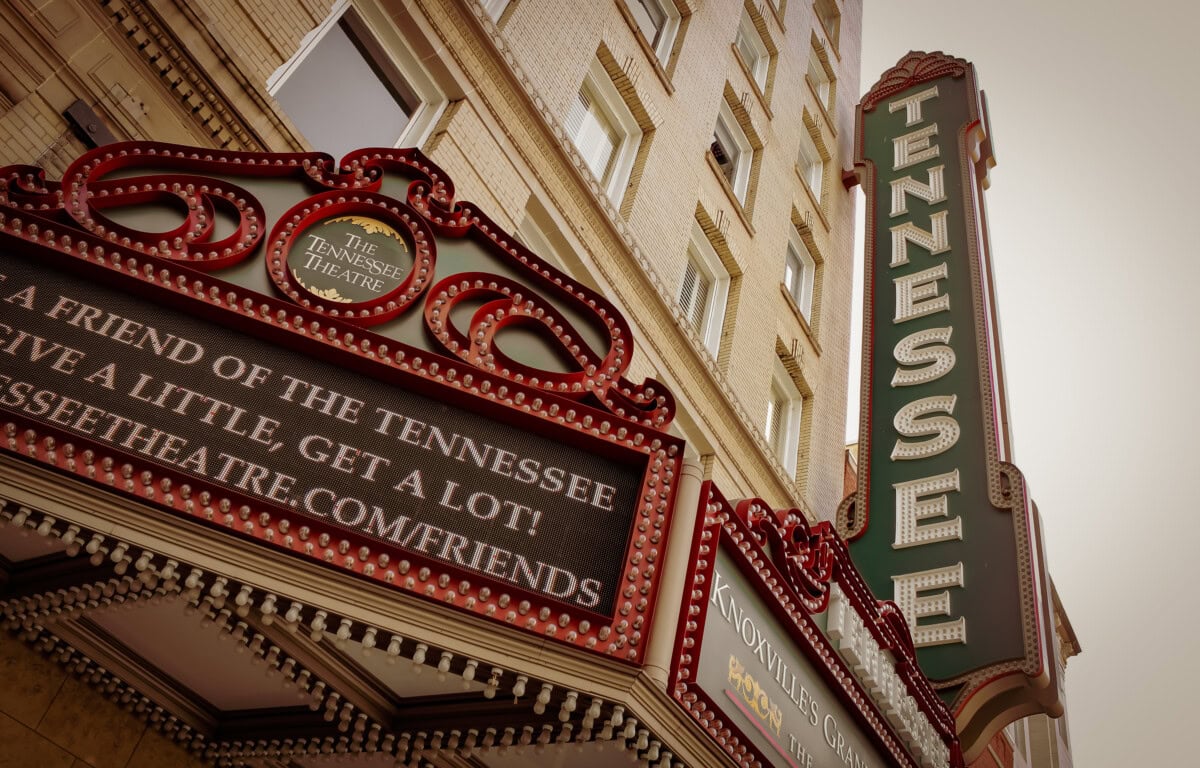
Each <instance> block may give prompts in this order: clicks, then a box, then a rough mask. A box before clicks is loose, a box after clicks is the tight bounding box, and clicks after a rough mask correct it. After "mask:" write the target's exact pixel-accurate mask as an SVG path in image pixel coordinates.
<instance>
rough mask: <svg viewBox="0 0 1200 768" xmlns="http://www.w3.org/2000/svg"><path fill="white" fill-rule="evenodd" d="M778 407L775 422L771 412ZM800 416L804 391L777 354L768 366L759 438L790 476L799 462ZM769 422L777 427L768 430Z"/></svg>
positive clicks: (802, 409) (801, 416)
mask: <svg viewBox="0 0 1200 768" xmlns="http://www.w3.org/2000/svg"><path fill="white" fill-rule="evenodd" d="M779 408H782V409H783V412H782V417H781V419H780V420H779V421H778V422H775V420H774V419H773V415H774V413H775V411H776V410H777V409H779ZM803 418H804V395H803V394H802V393H801V392H800V388H799V387H797V386H796V382H795V381H793V380H792V377H791V376H790V375H788V372H787V369H786V368H784V367H783V362H782V361H780V360H779V358H778V357H776V358H775V360H774V363H773V365H772V368H771V381H770V389H769V390H768V394H767V413H766V418H765V420H764V422H763V438H764V440H765V441H766V443H767V447H768V448H769V449H770V450H771V452H772V454H774V456H775V458H777V459H778V460H779V463H780V464H782V465H783V468H784V471H785V472H786V473H787V475H788V477H789V478H792V479H793V480H794V479H795V477H796V472H797V469H798V465H799V457H800V426H801V420H802V419H803ZM772 423H777V424H778V431H777V432H776V433H775V434H772V429H771V426H772Z"/></svg>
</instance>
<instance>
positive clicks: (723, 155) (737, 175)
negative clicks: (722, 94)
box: [710, 101, 754, 203]
mask: <svg viewBox="0 0 1200 768" xmlns="http://www.w3.org/2000/svg"><path fill="white" fill-rule="evenodd" d="M710 151H711V152H712V155H713V157H714V158H715V159H716V161H717V165H718V166H720V168H721V173H722V174H723V175H724V176H725V180H726V181H728V182H729V187H730V188H731V189H732V190H733V196H734V197H736V198H737V199H738V201H739V202H741V203H745V202H746V190H747V189H748V188H749V186H750V166H751V164H752V163H753V161H754V147H753V146H751V144H750V140H749V139H748V138H746V132H745V131H743V130H742V128H741V126H740V125H739V124H738V121H737V120H736V119H735V118H734V116H733V110H731V109H730V108H729V104H728V103H726V102H725V101H722V102H721V111H720V112H718V113H717V125H716V128H714V129H713V142H712V146H711V147H710Z"/></svg>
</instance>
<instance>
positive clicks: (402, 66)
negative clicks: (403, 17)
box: [267, 2, 445, 158]
mask: <svg viewBox="0 0 1200 768" xmlns="http://www.w3.org/2000/svg"><path fill="white" fill-rule="evenodd" d="M385 23H386V22H385ZM393 30H394V28H393ZM389 42H392V43H394V44H392V45H389V46H388V47H387V48H386V49H385V47H384V45H383V44H381V43H380V42H379V39H378V37H377V36H376V35H375V34H374V33H373V31H372V29H371V28H369V27H368V25H367V23H366V22H365V21H364V20H363V18H362V17H360V15H359V13H358V11H357V10H356V9H354V8H352V7H351V6H350V5H349V4H348V3H346V2H342V3H339V4H338V5H336V6H335V7H334V11H333V13H331V14H330V15H329V17H328V18H327V19H325V21H324V22H322V23H321V25H320V26H319V27H317V28H316V29H314V30H313V31H312V32H310V33H309V35H308V37H306V38H305V39H304V41H303V42H302V43H301V45H300V49H299V50H298V51H297V52H296V55H295V56H293V57H292V58H291V60H289V61H288V62H287V63H286V64H284V65H283V66H282V67H280V68H279V69H278V70H277V71H276V72H275V73H274V74H273V75H272V76H271V78H270V80H268V83H267V86H268V90H269V91H270V93H271V95H272V96H274V97H275V100H276V101H278V102H279V105H280V106H281V107H282V108H283V111H284V112H285V113H287V116H288V117H289V118H290V119H291V121H292V123H293V124H294V125H295V126H296V127H297V128H298V129H299V130H300V132H301V133H303V134H304V138H306V139H307V140H308V142H309V144H311V145H312V147H313V148H314V149H316V150H318V151H323V152H329V153H330V154H332V155H334V156H335V157H339V158H340V157H342V156H343V155H345V154H346V153H347V152H350V151H352V150H355V149H362V148H366V147H396V146H400V145H401V144H407V145H419V144H420V143H421V141H422V140H423V139H424V134H426V133H427V132H428V130H429V129H431V128H432V127H433V124H434V122H435V121H436V119H437V116H438V115H439V114H440V112H441V109H442V107H443V106H444V105H445V99H444V97H443V96H442V95H441V93H440V92H439V91H438V89H437V87H436V86H435V85H434V83H433V80H432V79H431V78H430V77H429V75H428V74H427V73H426V72H425V71H424V70H423V69H422V68H421V66H420V64H419V63H418V61H417V58H416V56H414V55H413V54H412V52H411V51H410V50H408V47H407V45H406V44H405V43H404V41H403V40H401V39H397V40H396V41H389Z"/></svg>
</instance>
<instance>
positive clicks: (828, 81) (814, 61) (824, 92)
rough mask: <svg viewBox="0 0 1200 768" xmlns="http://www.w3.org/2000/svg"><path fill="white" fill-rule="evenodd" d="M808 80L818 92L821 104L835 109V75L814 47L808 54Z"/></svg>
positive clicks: (828, 108)
mask: <svg viewBox="0 0 1200 768" xmlns="http://www.w3.org/2000/svg"><path fill="white" fill-rule="evenodd" d="M808 82H809V84H810V85H812V87H813V90H814V91H816V93H817V98H818V99H819V100H820V101H821V106H822V107H824V108H825V109H826V110H832V109H833V76H832V75H830V74H829V70H827V69H826V68H825V63H824V62H823V61H821V56H820V54H818V53H817V49H816V48H813V49H812V51H811V52H809V54H808Z"/></svg>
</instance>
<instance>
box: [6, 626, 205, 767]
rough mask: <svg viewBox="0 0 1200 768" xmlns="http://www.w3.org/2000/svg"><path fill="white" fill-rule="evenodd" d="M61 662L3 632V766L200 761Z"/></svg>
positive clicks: (183, 764) (150, 764)
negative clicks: (46, 656)
mask: <svg viewBox="0 0 1200 768" xmlns="http://www.w3.org/2000/svg"><path fill="white" fill-rule="evenodd" d="M203 765H208V763H206V762H205V761H203V760H200V759H198V758H197V757H195V756H194V755H192V754H190V753H188V752H187V751H186V750H184V749H182V748H181V747H179V746H178V745H177V744H175V743H174V742H172V741H170V740H168V739H166V738H164V737H163V736H162V735H161V734H159V733H158V732H157V731H155V730H154V729H153V728H150V727H148V726H147V725H146V724H145V723H144V722H143V721H142V720H141V719H139V718H137V717H135V716H134V715H132V714H130V713H129V712H127V711H126V710H124V709H122V708H121V707H119V706H117V705H116V704H114V703H113V702H111V701H109V700H108V699H106V698H104V696H102V695H101V694H100V693H99V692H98V691H96V690H95V689H93V688H91V687H90V686H88V685H87V684H86V683H84V682H83V681H81V680H79V679H77V678H75V677H73V676H71V675H70V674H68V673H67V672H66V671H65V670H64V669H63V668H62V667H60V666H59V665H58V664H56V663H54V662H53V661H50V660H48V659H46V658H44V657H42V656H40V655H38V654H37V653H36V652H35V651H33V650H32V649H31V648H29V646H26V645H25V644H24V643H22V642H20V641H19V640H17V639H16V638H14V637H13V636H12V635H10V634H8V633H7V632H0V768H35V767H36V768H166V767H167V766H171V768H199V766H203Z"/></svg>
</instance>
